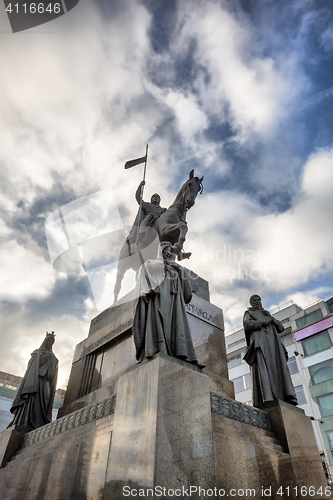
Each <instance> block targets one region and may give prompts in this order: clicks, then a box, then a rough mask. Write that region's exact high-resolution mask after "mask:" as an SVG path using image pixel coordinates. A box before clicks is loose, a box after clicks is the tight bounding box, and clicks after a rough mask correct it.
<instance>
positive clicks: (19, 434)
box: [0, 425, 28, 469]
mask: <svg viewBox="0 0 333 500" xmlns="http://www.w3.org/2000/svg"><path fill="white" fill-rule="evenodd" d="M27 432H28V429H26V428H25V427H21V426H20V425H12V426H11V427H9V429H5V430H4V431H2V432H1V434H0V469H1V468H2V467H4V466H5V465H6V463H7V462H8V461H9V460H10V458H11V457H12V456H13V455H14V453H15V452H16V450H17V449H18V448H19V446H20V442H21V440H22V438H23V436H24V435H25V434H26V433H27Z"/></svg>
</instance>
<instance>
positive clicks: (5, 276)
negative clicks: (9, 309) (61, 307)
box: [0, 240, 56, 302]
mask: <svg viewBox="0 0 333 500" xmlns="http://www.w3.org/2000/svg"><path fill="white" fill-rule="evenodd" d="M55 276H56V273H55V271H54V270H53V268H52V266H51V265H50V264H49V263H47V262H45V260H44V258H43V257H41V256H40V255H37V254H36V253H35V252H34V251H32V250H29V249H27V248H24V247H23V246H20V245H19V244H18V243H17V242H16V241H14V240H11V241H8V242H6V243H3V244H2V246H1V256H0V290H1V292H0V296H1V298H5V299H9V300H14V301H17V302H23V301H24V300H27V299H28V298H40V299H42V298H44V297H46V296H47V295H48V294H49V293H50V291H51V290H52V288H53V286H54V284H55Z"/></svg>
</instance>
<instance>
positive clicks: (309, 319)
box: [296, 309, 323, 328]
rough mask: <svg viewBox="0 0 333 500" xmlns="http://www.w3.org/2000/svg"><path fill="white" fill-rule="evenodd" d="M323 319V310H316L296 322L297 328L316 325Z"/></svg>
mask: <svg viewBox="0 0 333 500" xmlns="http://www.w3.org/2000/svg"><path fill="white" fill-rule="evenodd" d="M322 317H323V313H322V312H321V309H316V310H315V311H312V312H311V313H309V314H304V316H302V317H301V318H298V319H297V320H296V325H297V328H302V327H303V326H306V325H309V324H310V323H314V322H315V321H317V320H318V319H320V318H322Z"/></svg>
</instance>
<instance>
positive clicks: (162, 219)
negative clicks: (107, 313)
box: [114, 151, 203, 302]
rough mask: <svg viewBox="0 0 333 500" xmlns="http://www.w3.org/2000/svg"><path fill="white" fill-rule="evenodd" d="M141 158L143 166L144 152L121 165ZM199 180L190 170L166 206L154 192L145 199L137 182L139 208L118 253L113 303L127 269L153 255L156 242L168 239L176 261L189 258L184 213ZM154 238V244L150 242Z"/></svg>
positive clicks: (191, 204) (141, 184)
mask: <svg viewBox="0 0 333 500" xmlns="http://www.w3.org/2000/svg"><path fill="white" fill-rule="evenodd" d="M143 161H145V167H146V162H147V151H146V156H145V157H143V158H139V159H138V160H132V161H131V162H127V164H126V165H128V166H126V165H125V168H130V167H131V166H134V165H137V164H138V163H140V162H143ZM144 177H145V174H144ZM202 181H203V177H200V178H199V177H195V176H194V170H192V171H191V172H190V175H189V178H188V179H187V181H186V182H185V183H184V184H183V185H182V187H181V188H180V190H179V193H178V194H177V196H176V198H175V200H174V202H173V203H172V205H171V206H170V207H169V208H168V209H165V208H162V207H160V200H161V199H160V196H159V195H158V194H157V193H155V194H153V196H152V197H151V200H150V203H149V202H145V201H144V200H143V194H142V193H143V187H144V185H145V180H143V181H142V182H141V183H140V185H139V187H138V189H137V191H136V196H135V197H136V201H137V202H138V204H139V205H140V207H139V211H138V214H137V216H136V219H135V221H134V224H133V226H132V229H131V230H130V232H129V235H128V237H127V238H126V241H125V243H124V244H123V246H122V248H121V250H120V253H119V258H118V265H117V277H116V284H115V287H114V302H116V301H117V300H118V295H119V292H120V289H121V283H122V280H123V278H124V275H125V273H126V271H128V270H129V269H133V270H134V271H137V270H138V269H139V267H140V266H141V265H142V264H143V262H144V260H146V259H147V258H156V256H157V245H158V243H159V242H160V241H169V242H170V243H171V245H172V252H173V253H174V254H175V255H177V258H178V260H183V259H186V258H189V257H190V255H191V253H190V252H187V253H186V252H184V250H183V246H184V242H185V239H186V233H187V231H188V227H187V222H186V214H187V211H188V210H189V209H190V208H191V207H193V205H194V203H195V199H196V197H197V194H198V193H199V192H200V194H201V193H202V190H203V185H202ZM157 238H158V241H157V244H155V245H153V243H154V241H155V242H156V239H157ZM149 248H153V249H154V252H156V254H155V255H151V254H149ZM147 249H148V250H147ZM143 254H144V257H143Z"/></svg>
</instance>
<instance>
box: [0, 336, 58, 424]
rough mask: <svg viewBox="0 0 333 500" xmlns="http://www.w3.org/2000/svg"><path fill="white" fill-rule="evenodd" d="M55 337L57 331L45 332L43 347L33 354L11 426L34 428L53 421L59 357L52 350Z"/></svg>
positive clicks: (13, 407) (14, 405)
mask: <svg viewBox="0 0 333 500" xmlns="http://www.w3.org/2000/svg"><path fill="white" fill-rule="evenodd" d="M54 340H55V335H54V332H52V333H48V332H46V337H45V339H44V340H43V342H42V345H41V346H40V348H39V349H36V350H35V351H33V353H32V354H31V359H30V361H29V363H28V368H27V371H26V372H25V375H24V377H23V380H22V382H21V385H20V387H19V389H18V391H17V394H16V397H15V399H14V401H13V404H12V407H11V409H10V411H11V413H13V414H14V419H13V421H12V422H11V423H10V424H9V425H8V427H11V426H12V425H20V426H22V427H26V428H27V429H30V430H32V429H37V428H38V427H41V426H42V425H45V424H48V423H50V422H51V420H52V406H53V400H54V394H55V390H56V383H57V375H58V360H57V358H56V357H55V355H54V354H53V352H52V346H53V344H54Z"/></svg>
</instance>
